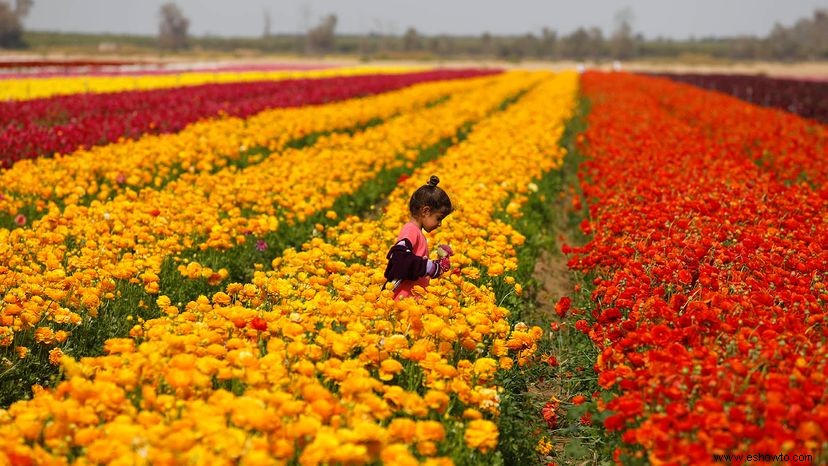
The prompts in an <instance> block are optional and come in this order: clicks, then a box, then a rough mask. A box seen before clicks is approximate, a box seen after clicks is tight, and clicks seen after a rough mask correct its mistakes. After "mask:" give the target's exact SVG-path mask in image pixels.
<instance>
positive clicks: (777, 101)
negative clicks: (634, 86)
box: [661, 74, 828, 123]
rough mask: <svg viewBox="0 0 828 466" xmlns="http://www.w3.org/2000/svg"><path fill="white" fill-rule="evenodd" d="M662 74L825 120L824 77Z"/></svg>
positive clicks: (827, 89) (827, 96)
mask: <svg viewBox="0 0 828 466" xmlns="http://www.w3.org/2000/svg"><path fill="white" fill-rule="evenodd" d="M661 76H664V77H666V78H670V79H672V80H674V81H680V82H684V83H687V84H692V85H694V86H698V87H701V88H704V89H710V90H714V91H719V92H723V93H725V94H729V95H732V96H733V97H738V98H739V99H742V100H745V101H747V102H750V103H753V104H756V105H761V106H763V107H774V108H779V109H782V110H785V111H788V112H793V113H796V114H797V115H800V116H804V117H806V118H813V119H815V120H818V121H821V122H822V123H828V81H818V80H802V79H786V78H770V77H767V76H743V75H742V76H740V75H732V74H663V75H661Z"/></svg>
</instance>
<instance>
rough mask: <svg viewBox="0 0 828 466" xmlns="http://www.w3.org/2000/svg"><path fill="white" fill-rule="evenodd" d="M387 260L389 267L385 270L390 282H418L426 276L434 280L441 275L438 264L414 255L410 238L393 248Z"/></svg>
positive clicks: (386, 277)
mask: <svg viewBox="0 0 828 466" xmlns="http://www.w3.org/2000/svg"><path fill="white" fill-rule="evenodd" d="M386 258H387V259H388V265H387V266H386V268H385V279H386V280H388V281H389V282H391V281H395V280H417V279H419V278H420V277H424V276H426V275H428V276H430V277H432V278H434V277H436V276H438V275H439V274H440V266H439V265H438V264H437V262H435V261H432V260H429V259H428V258H427V257H422V256H418V255H416V254H414V247H413V246H412V244H411V241H410V240H409V239H408V238H404V239H402V240H400V241H399V242H398V243H397V244H395V245H394V246H392V247H391V250H390V251H388V255H387V256H386Z"/></svg>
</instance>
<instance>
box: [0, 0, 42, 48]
mask: <svg viewBox="0 0 828 466" xmlns="http://www.w3.org/2000/svg"><path fill="white" fill-rule="evenodd" d="M33 4H34V1H33V0H17V1H16V2H15V4H14V8H12V6H11V5H10V4H9V3H8V2H5V1H0V48H19V47H23V46H24V45H25V44H24V43H23V21H22V20H23V18H24V17H25V16H26V15H28V14H29V10H30V9H31V8H32V5H33Z"/></svg>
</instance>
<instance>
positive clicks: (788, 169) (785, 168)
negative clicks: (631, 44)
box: [642, 78, 828, 186]
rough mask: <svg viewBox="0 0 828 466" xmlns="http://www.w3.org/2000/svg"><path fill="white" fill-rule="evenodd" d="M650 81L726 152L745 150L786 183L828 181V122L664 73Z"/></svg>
mask: <svg viewBox="0 0 828 466" xmlns="http://www.w3.org/2000/svg"><path fill="white" fill-rule="evenodd" d="M642 79H645V78H642ZM647 83H648V86H647V92H648V94H649V95H650V96H657V97H658V99H659V102H660V103H661V104H662V105H665V106H666V108H667V109H668V110H669V111H670V112H671V113H673V114H675V115H676V116H678V117H680V118H682V119H686V120H688V121H691V122H693V123H694V124H695V125H698V126H699V127H701V128H703V129H704V131H705V132H706V133H707V134H708V135H709V136H710V137H711V138H712V139H714V140H715V141H716V142H717V143H718V144H719V146H720V147H721V148H722V149H723V150H724V153H726V154H732V153H742V154H744V155H746V156H748V157H750V158H751V159H752V160H753V161H754V163H756V164H757V165H760V166H762V167H763V168H768V169H769V170H770V171H771V172H773V173H774V174H775V175H776V176H777V177H778V179H779V180H780V181H783V182H786V183H795V182H799V181H808V182H810V183H812V184H813V185H814V186H821V185H824V184H826V183H828V167H826V165H825V163H824V161H825V154H826V153H828V130H826V127H825V125H823V124H820V123H818V122H815V121H812V120H807V119H803V118H800V117H798V116H796V115H793V114H791V113H788V112H785V111H782V110H777V109H773V108H761V107H758V106H755V105H746V104H744V102H743V101H741V100H739V99H736V98H734V97H730V96H727V95H724V94H720V93H717V92H709V91H705V90H702V89H699V88H696V87H694V86H690V85H685V84H675V83H670V82H667V81H664V80H661V79H647Z"/></svg>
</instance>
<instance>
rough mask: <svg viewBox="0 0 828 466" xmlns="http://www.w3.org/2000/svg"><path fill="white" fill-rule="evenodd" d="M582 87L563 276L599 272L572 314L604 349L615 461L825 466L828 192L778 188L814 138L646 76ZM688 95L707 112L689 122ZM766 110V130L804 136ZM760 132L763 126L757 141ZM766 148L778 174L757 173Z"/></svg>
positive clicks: (599, 77)
mask: <svg viewBox="0 0 828 466" xmlns="http://www.w3.org/2000/svg"><path fill="white" fill-rule="evenodd" d="M583 88H584V93H585V95H586V96H587V97H588V98H590V100H591V101H592V102H593V107H592V110H591V113H590V115H589V120H588V121H589V129H588V130H587V132H586V134H585V139H584V151H585V153H586V154H587V156H588V161H587V162H586V163H585V165H584V166H583V167H584V171H583V173H582V175H583V178H582V179H583V180H585V181H584V182H583V183H582V184H583V189H584V192H585V193H586V195H587V197H588V200H589V204H590V218H591V220H590V221H588V222H585V223H584V224H583V225H582V227H583V229H584V230H585V231H586V232H587V233H591V234H593V235H594V236H593V239H592V240H591V241H590V243H588V244H587V245H586V246H585V247H582V248H574V249H567V250H568V251H569V252H572V253H573V254H574V257H573V258H572V260H571V261H570V267H572V268H573V269H575V270H579V271H585V272H590V273H593V274H595V275H596V278H595V284H596V289H595V291H594V293H593V295H592V299H593V301H594V305H595V306H594V308H593V309H591V310H590V312H589V314H588V315H586V316H577V315H576V316H574V318H576V319H577V318H582V319H583V320H581V321H579V322H578V325H577V326H578V328H579V329H581V330H583V331H585V332H588V334H589V336H590V337H591V339H592V340H593V342H594V343H595V345H596V346H597V347H598V349H599V350H600V354H599V356H598V360H597V362H596V365H595V368H596V370H597V371H598V373H599V383H600V385H601V387H602V388H603V389H604V390H606V391H608V392H610V393H612V394H613V397H612V400H611V401H609V402H607V403H603V402H600V401H599V402H598V405H599V408H600V409H604V410H609V411H611V413H612V414H611V415H610V416H609V417H607V418H606V420H605V423H604V425H605V427H606V429H607V430H608V431H611V432H614V431H618V432H620V434H621V440H622V444H621V446H620V447H619V448H618V449H617V450H616V459H617V460H619V461H623V462H626V461H634V458H636V457H639V458H640V457H644V458H646V459H647V460H649V461H650V462H651V463H653V464H708V463H711V462H712V461H713V456H712V455H713V454H729V453H737V454H738V453H748V452H749V453H762V454H771V455H777V454H779V453H786V454H790V455H794V454H796V455H811V456H810V458H812V459H815V458H822V459H823V460H824V459H825V458H826V456H825V455H826V454H828V450H826V447H828V391H827V390H826V382H828V344H826V343H828V327H826V325H825V319H826V302H828V291H826V288H825V277H826V274H828V252H826V251H828V216H826V199H828V191H826V187H825V186H824V185H817V186H816V187H815V188H814V187H812V186H811V185H809V184H808V183H805V182H800V183H790V182H789V179H788V177H787V176H784V173H785V172H786V171H788V170H791V169H793V168H794V166H793V165H790V164H791V163H793V161H795V160H797V159H798V158H799V157H800V155H797V154H796V151H797V150H798V149H799V147H800V146H799V144H800V143H801V142H802V141H803V140H808V139H807V137H813V138H822V137H823V136H822V135H823V134H824V132H823V131H824V128H819V127H814V126H810V127H811V128H813V131H812V132H811V133H810V135H809V136H808V135H806V134H804V133H803V132H807V131H806V130H802V131H796V132H793V133H790V134H784V135H783V134H778V133H776V132H775V130H774V129H773V128H778V127H776V126H773V125H770V124H769V123H768V121H771V120H770V119H769V118H766V117H765V116H763V112H771V111H768V110H762V109H757V108H754V107H752V106H751V105H750V104H746V103H744V102H740V101H738V100H735V99H729V98H721V97H712V96H706V95H704V93H703V92H702V91H698V92H697V91H693V92H687V91H688V90H687V89H686V86H683V85H680V84H675V83H670V82H668V81H661V80H658V79H654V78H644V77H638V76H632V75H627V74H601V73H587V74H585V76H584V78H583ZM699 99H701V101H702V102H716V106H715V107H710V108H709V109H708V110H709V111H708V112H707V114H705V115H702V114H701V113H700V112H699V111H698V110H699V107H698V105H699V104H698V102H699V101H700V100H699ZM738 115H741V116H746V115H750V116H751V118H737V116H738ZM770 115H771V117H775V118H776V122H777V124H782V125H783V126H779V128H781V127H785V128H797V127H798V128H806V127H809V125H813V122H804V121H795V117H792V116H784V115H778V114H775V113H772V112H771V113H770ZM754 117H755V118H754ZM717 118H719V120H718V121H717ZM757 122H762V126H760V127H759V128H765V129H768V128H770V129H771V131H769V133H768V134H765V135H762V136H761V137H760V136H759V135H758V134H757V128H756V126H757ZM764 125H767V126H764ZM806 136H807V137H806ZM740 137H741V138H742V139H740ZM812 141H813V139H812ZM763 151H764V152H765V157H766V158H767V159H768V162H769V165H770V166H772V167H780V168H782V169H783V170H782V172H781V174H782V176H780V173H775V172H773V171H767V170H764V169H763V168H764V167H759V166H757V165H756V164H755V163H754V158H755V156H756V153H759V152H763ZM825 155H826V154H825V152H824V151H823V152H821V153H819V154H813V156H814V157H816V158H817V160H814V161H812V162H808V163H804V164H803V167H802V168H803V169H808V168H809V167H814V168H815V167H817V166H818V165H819V164H820V163H822V164H824V162H825ZM817 172H819V170H817V171H816V172H809V176H815V175H812V173H817ZM780 178H781V179H780ZM786 181H788V182H786ZM575 312H577V310H576V311H575ZM588 322H590V324H588ZM820 455H822V456H820ZM798 458H808V457H807V456H804V457H798Z"/></svg>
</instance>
